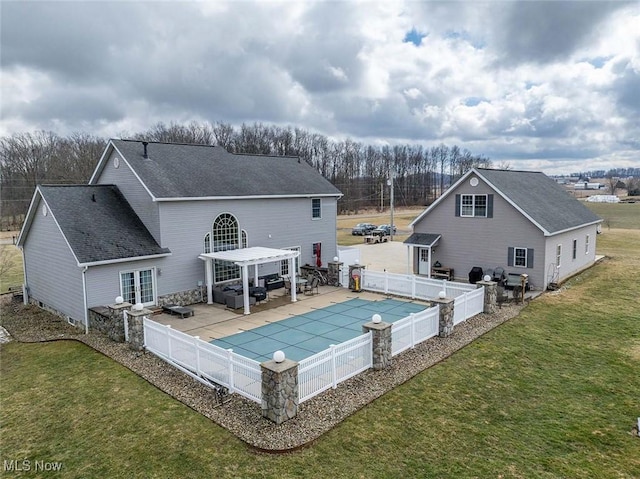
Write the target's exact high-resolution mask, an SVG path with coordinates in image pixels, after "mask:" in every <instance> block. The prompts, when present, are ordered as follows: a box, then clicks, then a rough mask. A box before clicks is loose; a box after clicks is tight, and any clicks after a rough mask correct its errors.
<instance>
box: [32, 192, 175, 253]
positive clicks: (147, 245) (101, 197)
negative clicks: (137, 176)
mask: <svg viewBox="0 0 640 479" xmlns="http://www.w3.org/2000/svg"><path fill="white" fill-rule="evenodd" d="M39 190H40V192H41V194H42V197H43V198H44V200H45V201H46V203H47V205H48V206H49V209H50V210H51V213H52V214H53V216H54V217H55V219H56V221H57V222H58V225H59V226H60V228H61V230H62V232H63V234H64V236H65V237H66V238H67V241H68V242H69V245H70V246H71V249H72V250H73V252H74V254H75V255H76V258H77V259H78V261H79V262H80V263H81V264H84V263H93V262H98V261H109V260H116V259H124V258H136V257H140V256H149V255H157V254H167V253H170V251H169V250H168V249H167V248H161V247H160V246H159V245H158V243H157V242H156V240H155V239H154V238H153V236H151V233H149V230H147V228H146V227H145V226H144V224H143V223H142V221H141V220H140V218H139V217H138V215H136V213H135V211H133V209H132V208H131V206H130V205H129V203H128V202H127V200H126V199H125V198H124V196H122V193H120V190H119V189H118V187H117V186H114V185H99V186H85V185H60V186H40V187H39Z"/></svg>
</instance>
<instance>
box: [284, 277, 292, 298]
mask: <svg viewBox="0 0 640 479" xmlns="http://www.w3.org/2000/svg"><path fill="white" fill-rule="evenodd" d="M284 294H291V280H290V279H289V278H285V279H284Z"/></svg>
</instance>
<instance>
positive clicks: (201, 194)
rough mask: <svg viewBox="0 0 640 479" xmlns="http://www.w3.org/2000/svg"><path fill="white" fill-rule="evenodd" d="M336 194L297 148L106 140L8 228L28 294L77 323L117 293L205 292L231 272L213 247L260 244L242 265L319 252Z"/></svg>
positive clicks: (328, 253) (194, 297) (313, 257)
mask: <svg viewBox="0 0 640 479" xmlns="http://www.w3.org/2000/svg"><path fill="white" fill-rule="evenodd" d="M340 196H341V193H340V192H339V191H338V190H337V189H336V188H335V187H334V186H333V185H331V183H329V182H328V181H327V180H326V179H325V178H323V177H322V175H320V173H318V172H317V171H316V170H314V169H313V168H312V167H311V166H309V165H308V164H307V163H306V162H303V161H301V160H300V159H299V158H297V157H279V156H265V155H237V154H231V153H229V152H227V151H226V150H225V149H224V148H222V147H219V146H206V145H188V144H169V143H155V142H141V141H129V140H111V141H110V142H109V143H108V145H107V147H106V149H105V151H104V153H103V155H102V157H101V159H100V161H99V163H98V165H97V167H96V170H95V172H94V174H93V176H92V178H91V180H90V181H89V184H88V185H72V186H69V185H59V186H38V187H37V189H36V191H35V193H34V196H33V199H32V201H31V205H30V207H29V211H28V214H27V217H26V220H25V223H24V226H23V228H22V231H21V233H20V236H19V238H18V246H19V247H20V248H21V249H22V251H23V258H24V271H25V286H26V291H27V293H28V298H29V300H30V301H31V302H34V303H36V304H39V305H40V306H42V307H45V308H48V309H51V310H54V311H55V312H57V313H59V314H61V315H63V316H65V317H67V319H68V320H69V321H70V322H74V323H77V324H87V321H88V320H87V317H88V315H87V310H88V309H89V308H91V307H94V306H100V305H106V304H112V303H113V302H114V300H115V298H116V297H117V296H122V297H123V298H124V300H125V301H128V302H130V303H142V304H144V305H147V306H148V305H154V304H164V303H167V302H183V303H184V302H188V301H192V302H196V301H200V300H205V301H206V300H207V298H208V299H209V302H211V287H212V285H214V284H220V283H228V282H234V281H238V280H239V279H241V273H242V268H241V267H239V266H238V264H235V263H232V262H229V261H223V260H216V259H215V255H213V254H214V253H216V252H221V251H231V250H236V249H242V248H251V247H260V248H256V250H257V251H259V252H260V254H261V255H262V256H261V257H260V258H253V261H250V263H251V265H252V269H251V274H252V275H268V274H278V275H281V274H292V273H295V271H290V270H291V269H297V268H299V266H300V264H305V263H309V264H314V265H320V264H326V263H327V262H328V261H330V260H331V259H332V258H333V257H334V256H336V255H337V244H336V215H337V200H338V198H339V197H340ZM265 251H267V252H268V253H272V252H274V251H275V252H276V253H278V251H280V252H283V251H284V252H285V253H283V254H280V255H279V254H275V255H273V254H272V255H271V256H269V257H266V258H265V257H263V256H264V252H265ZM286 252H289V254H287V253H286ZM202 255H205V256H211V257H206V258H205V257H203V256H202ZM294 258H296V259H295V262H293V261H292V260H293V259H294ZM203 259H204V260H205V261H203ZM207 266H208V267H207ZM244 272H245V276H246V273H247V270H246V269H245V270H244ZM242 279H246V278H242ZM207 286H208V288H207ZM207 290H208V291H207ZM207 293H208V294H207Z"/></svg>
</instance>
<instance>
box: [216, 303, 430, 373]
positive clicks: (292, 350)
mask: <svg viewBox="0 0 640 479" xmlns="http://www.w3.org/2000/svg"><path fill="white" fill-rule="evenodd" d="M425 309H427V306H425V305H424V304H420V303H414V302H410V301H400V300H397V299H383V300H380V301H370V300H366V299H361V298H355V299H351V300H349V301H345V302H343V303H336V304H332V305H331V306H327V307H325V308H319V309H315V310H313V311H310V312H308V313H305V314H300V315H297V316H292V317H290V318H287V319H283V320H281V321H278V322H276V323H272V324H268V325H266V326H260V327H258V328H255V329H251V330H249V331H243V332H241V333H237V334H233V335H231V336H226V337H224V338H220V339H215V340H213V341H211V344H215V345H216V346H219V347H221V348H225V349H229V348H231V349H233V351H234V352H235V353H237V354H240V355H242V356H245V357H247V358H251V359H254V360H256V361H260V362H262V361H267V360H269V359H271V358H272V356H273V353H274V352H275V351H278V350H281V351H284V353H285V355H286V356H287V358H289V359H293V360H295V361H300V360H302V359H305V358H307V357H309V356H312V355H314V354H315V353H318V352H320V351H323V350H325V349H327V348H328V347H329V346H330V345H331V344H339V343H342V342H344V341H347V340H349V339H352V338H355V337H357V336H359V335H361V334H362V325H363V324H365V323H367V322H369V321H371V316H373V315H374V314H376V313H377V314H380V315H381V316H382V319H383V321H385V322H387V323H393V322H395V321H398V320H400V319H402V318H405V317H407V316H409V314H411V313H417V312H419V311H423V310H425Z"/></svg>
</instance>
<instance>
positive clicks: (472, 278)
mask: <svg viewBox="0 0 640 479" xmlns="http://www.w3.org/2000/svg"><path fill="white" fill-rule="evenodd" d="M481 280H482V268H481V267H480V266H474V267H473V268H471V271H469V283H471V284H476V283H477V282H478V281H481Z"/></svg>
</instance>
